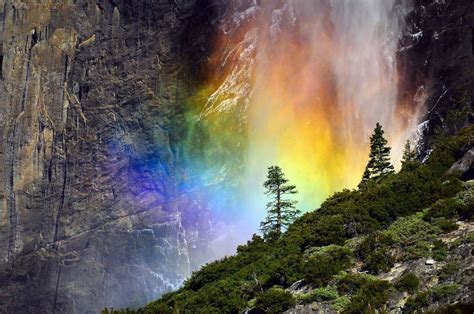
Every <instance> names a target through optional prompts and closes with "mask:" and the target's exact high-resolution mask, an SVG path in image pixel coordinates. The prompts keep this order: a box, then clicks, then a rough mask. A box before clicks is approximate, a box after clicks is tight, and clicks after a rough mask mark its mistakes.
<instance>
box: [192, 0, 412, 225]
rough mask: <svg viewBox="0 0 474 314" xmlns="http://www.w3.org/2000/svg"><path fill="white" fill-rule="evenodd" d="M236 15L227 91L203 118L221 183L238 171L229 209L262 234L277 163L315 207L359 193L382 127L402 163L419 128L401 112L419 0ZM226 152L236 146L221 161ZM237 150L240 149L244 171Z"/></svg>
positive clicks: (222, 59)
mask: <svg viewBox="0 0 474 314" xmlns="http://www.w3.org/2000/svg"><path fill="white" fill-rule="evenodd" d="M229 7H230V8H229V10H228V13H227V14H225V15H223V16H222V18H221V20H220V29H221V34H220V35H219V38H218V39H217V40H216V44H215V53H214V56H213V61H212V63H213V64H214V68H213V71H214V73H215V77H216V78H217V79H216V80H217V81H218V82H217V83H216V82H214V84H216V85H217V86H216V87H215V88H214V89H213V92H212V93H211V94H210V95H209V97H208V98H207V102H206V104H205V105H204V107H203V109H202V110H201V111H200V119H201V122H203V123H207V125H209V128H208V129H209V130H210V131H209V136H210V138H211V139H213V140H212V141H210V143H212V145H211V146H212V150H213V153H214V155H209V154H208V155H206V156H207V157H208V158H209V156H211V158H210V159H211V160H212V161H215V160H219V161H220V163H215V162H208V164H209V165H211V167H215V168H216V173H217V175H216V176H220V177H221V178H222V177H224V176H223V175H222V174H223V173H229V171H230V169H232V168H238V171H237V172H234V173H233V175H232V178H231V179H230V180H233V182H234V183H235V184H233V185H231V186H232V187H233V188H234V189H233V191H236V190H237V191H238V192H235V193H236V194H237V195H238V196H237V199H238V200H241V201H240V202H239V204H238V206H236V205H235V204H230V205H229V206H228V207H226V209H227V210H229V211H231V212H232V215H233V216H232V220H233V223H238V222H237V219H236V216H240V217H241V218H242V221H243V222H242V224H243V225H245V228H247V229H248V230H249V233H250V232H255V231H256V229H257V226H258V222H259V221H260V220H261V219H262V217H263V215H264V209H265V203H266V200H265V199H264V195H263V188H262V187H261V184H262V182H263V181H264V178H265V174H266V168H267V166H270V165H275V164H277V165H279V166H281V167H282V168H283V171H284V172H285V173H286V175H287V177H288V179H289V180H290V181H291V182H292V183H294V184H296V186H297V188H298V190H299V192H300V193H299V194H298V196H297V200H298V201H299V206H300V208H301V209H303V210H305V211H307V210H312V209H314V208H316V207H317V206H318V204H320V203H321V202H322V201H323V200H324V199H325V198H326V197H327V196H329V195H330V194H331V193H333V192H335V191H337V190H341V189H342V188H354V187H355V186H357V184H358V182H359V181H360V179H361V176H362V172H363V168H364V167H365V163H366V162H367V159H368V152H369V151H368V139H369V136H370V133H371V132H372V130H373V128H374V126H375V124H376V122H380V123H381V124H382V125H383V126H384V128H385V131H386V134H387V136H388V139H389V143H390V144H391V146H392V147H393V150H392V152H393V154H392V155H393V156H392V157H393V160H394V162H395V161H397V159H398V156H399V152H400V151H401V150H402V146H403V143H404V141H405V140H406V138H407V137H408V136H409V135H410V134H409V133H410V132H411V130H412V129H413V127H414V126H415V125H416V122H417V117H410V119H411V120H410V119H408V120H409V121H408V122H407V119H406V117H403V119H402V118H400V115H399V113H398V111H397V99H398V98H397V81H398V77H397V71H396V53H397V49H398V39H399V37H400V36H401V32H402V31H403V26H404V24H403V21H404V16H405V14H406V13H407V11H408V4H407V3H404V2H403V1H400V0H398V1H397V0H384V1H381V0H298V1H293V0H288V1H262V2H260V3H257V2H256V1H254V0H247V1H230V2H229ZM229 12H230V13H229ZM216 64H217V65H218V66H215V65H216ZM216 69H217V70H216ZM229 117H231V118H229ZM216 126H219V131H218V132H216V129H217V128H216ZM242 133H243V134H244V136H242ZM223 139H225V140H223ZM216 147H224V151H225V152H220V153H218V154H217V155H219V154H220V155H219V158H217V157H216V153H215V151H216ZM229 150H231V151H232V150H234V151H239V154H241V155H242V156H241V158H240V159H239V163H235V160H233V161H232V162H231V160H232V156H233V155H232V154H229V153H228V151H229ZM242 151H243V152H242ZM212 156H213V157H212ZM239 156H240V155H239ZM236 164H238V165H239V166H238V167H236V166H235V165H236ZM235 177H239V178H238V179H235ZM219 199H220V200H222V197H221V196H219ZM232 207H236V208H237V209H236V211H232V210H230V208H232ZM236 212H238V213H237V214H236V215H234V214H235V213H236ZM249 221H250V223H249ZM245 228H244V229H245Z"/></svg>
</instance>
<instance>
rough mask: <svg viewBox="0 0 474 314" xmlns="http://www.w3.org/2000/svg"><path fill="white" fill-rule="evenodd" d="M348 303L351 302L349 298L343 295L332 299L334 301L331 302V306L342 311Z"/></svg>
mask: <svg viewBox="0 0 474 314" xmlns="http://www.w3.org/2000/svg"><path fill="white" fill-rule="evenodd" d="M349 304H351V299H349V298H348V297H347V296H345V295H343V296H341V297H338V298H337V299H336V300H334V302H333V303H332V304H331V308H332V309H333V310H334V311H337V312H343V311H344V310H345V309H346V308H347V307H348V306H349Z"/></svg>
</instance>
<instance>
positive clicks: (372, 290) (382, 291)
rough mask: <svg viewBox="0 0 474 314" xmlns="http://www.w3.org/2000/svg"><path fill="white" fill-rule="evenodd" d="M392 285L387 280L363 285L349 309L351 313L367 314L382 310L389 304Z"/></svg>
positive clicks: (353, 298)
mask: <svg viewBox="0 0 474 314" xmlns="http://www.w3.org/2000/svg"><path fill="white" fill-rule="evenodd" d="M391 288H392V285H390V283H388V281H385V280H376V281H369V282H367V283H365V284H363V285H362V286H361V287H360V289H359V291H358V292H357V294H356V295H354V296H353V297H352V299H351V303H350V304H349V306H348V307H347V309H348V312H349V313H367V312H371V311H375V310H378V309H381V308H383V307H384V306H385V303H387V300H388V296H389V294H390V290H391Z"/></svg>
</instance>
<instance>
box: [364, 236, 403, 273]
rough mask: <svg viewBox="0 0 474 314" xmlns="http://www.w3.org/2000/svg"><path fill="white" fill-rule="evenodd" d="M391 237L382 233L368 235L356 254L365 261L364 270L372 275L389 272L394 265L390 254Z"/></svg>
mask: <svg viewBox="0 0 474 314" xmlns="http://www.w3.org/2000/svg"><path fill="white" fill-rule="evenodd" d="M392 244H393V240H392V238H391V237H389V236H387V235H386V234H384V233H382V232H374V233H372V234H370V235H368V236H367V237H366V238H365V239H364V240H363V241H362V242H361V243H360V244H359V246H358V247H357V249H356V254H357V255H358V257H359V258H360V259H361V260H362V261H363V263H364V264H363V267H362V268H363V270H367V271H369V272H370V273H372V274H378V273H379V272H382V271H388V270H389V269H390V268H391V267H392V266H393V263H394V259H393V257H392V255H391V252H390V245H392Z"/></svg>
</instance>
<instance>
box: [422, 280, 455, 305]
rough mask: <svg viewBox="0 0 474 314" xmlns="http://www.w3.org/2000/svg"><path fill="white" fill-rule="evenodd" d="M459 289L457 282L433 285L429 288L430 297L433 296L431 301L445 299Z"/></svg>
mask: <svg viewBox="0 0 474 314" xmlns="http://www.w3.org/2000/svg"><path fill="white" fill-rule="evenodd" d="M458 290H459V285H458V284H455V283H453V284H444V285H438V286H434V287H433V288H431V289H430V290H429V292H430V295H431V297H432V298H433V301H435V302H436V301H440V300H444V299H447V298H449V297H451V296H453V295H455V294H456V292H457V291H458Z"/></svg>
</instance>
